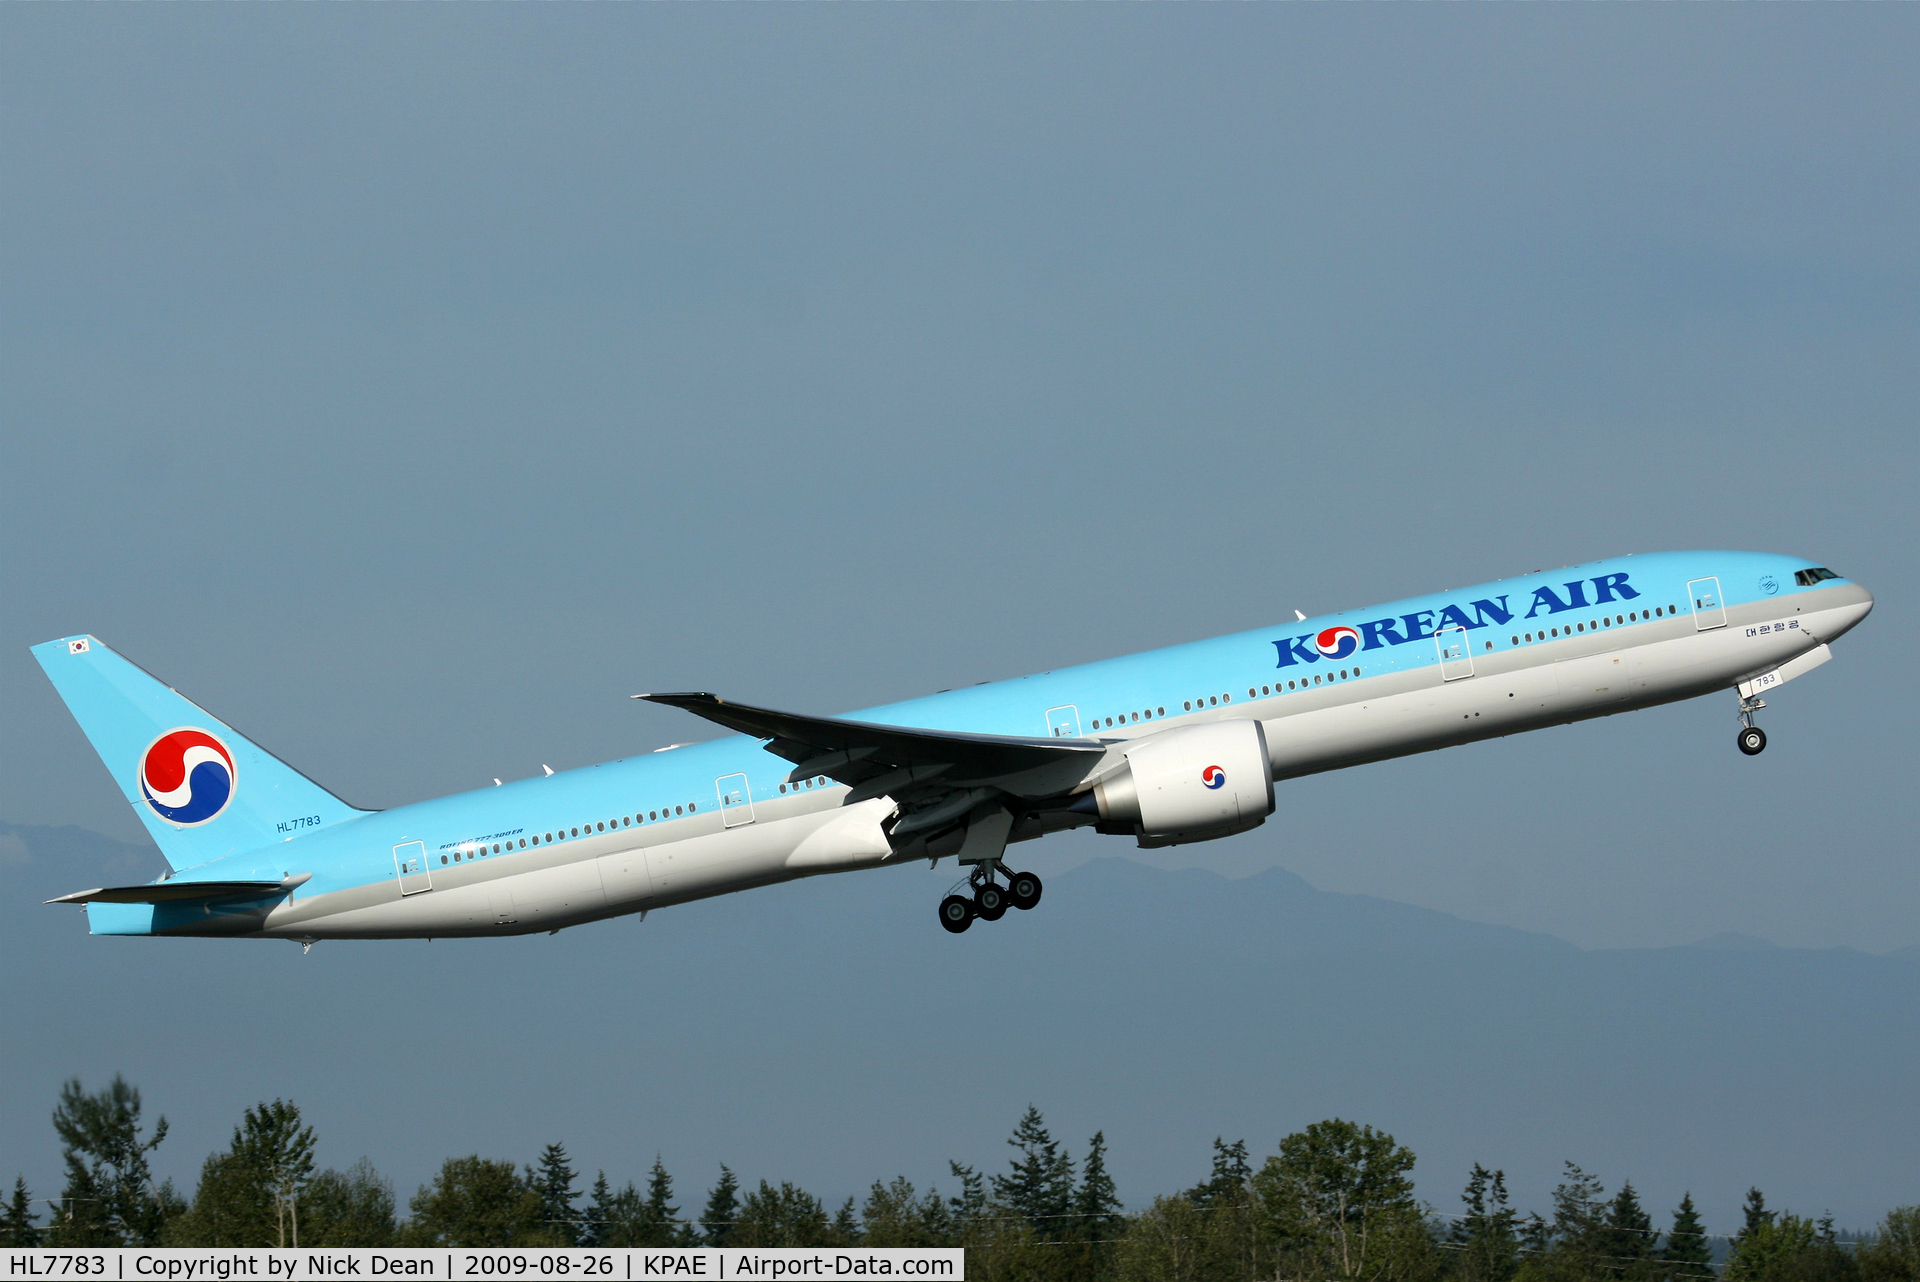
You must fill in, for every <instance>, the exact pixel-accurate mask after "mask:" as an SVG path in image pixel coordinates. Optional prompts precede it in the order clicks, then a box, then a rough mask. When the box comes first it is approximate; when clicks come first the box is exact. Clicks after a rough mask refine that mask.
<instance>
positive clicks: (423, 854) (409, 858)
mask: <svg viewBox="0 0 1920 1282" xmlns="http://www.w3.org/2000/svg"><path fill="white" fill-rule="evenodd" d="M393 871H394V874H395V875H396V876H398V877H399V878H400V894H401V895H402V896H406V895H417V894H419V893H420V892H421V891H423V890H432V889H433V871H432V869H430V868H429V867H428V866H427V843H426V842H424V841H405V842H401V843H400V844H399V845H397V846H395V847H394V848H393ZM435 902H438V901H437V900H436V901H435Z"/></svg>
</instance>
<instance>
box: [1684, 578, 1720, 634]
mask: <svg viewBox="0 0 1920 1282" xmlns="http://www.w3.org/2000/svg"><path fill="white" fill-rule="evenodd" d="M1687 600H1689V601H1691V602H1692V603H1693V627H1694V631H1696V632H1705V631H1707V630H1708V629H1710V628H1724V627H1726V626H1727V607H1726V603H1725V602H1724V601H1722V600H1721V599H1720V580H1718V579H1694V580H1693V581H1692V582H1690V583H1688V584H1687Z"/></svg>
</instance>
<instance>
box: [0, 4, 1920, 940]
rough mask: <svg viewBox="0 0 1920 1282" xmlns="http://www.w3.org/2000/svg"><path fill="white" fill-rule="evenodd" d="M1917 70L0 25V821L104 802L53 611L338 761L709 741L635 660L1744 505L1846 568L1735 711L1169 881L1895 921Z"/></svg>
mask: <svg viewBox="0 0 1920 1282" xmlns="http://www.w3.org/2000/svg"><path fill="white" fill-rule="evenodd" d="M1917 63H1920V8H1916V7H1914V6H1910V5H1903V6H1859V7H1842V8H1831V7H1824V6H1823V7H1819V8H1806V7H1797V6H1796V7H1778V8H1774V7H1760V8H1754V7H1722V6H1711V7H1704V6H1684V7H1667V6H1660V7H1640V6H1626V7H1586V6H1581V7H1571V8H1569V7H1559V6H1553V7H1538V8H1535V7H1506V6H1490V7H1456V6H1446V7H1431V8H1428V7H1403V6H1389V7H1378V8H1375V7H1357V6H1344V5H1343V6H1329V7H1321V6H1261V7H1201V8H1189V7H1164V8H1141V7H1093V8H1085V7H1078V6H1072V7H1060V8H1032V7H1024V6H1022V7H997V6H996V7H974V6H954V7H928V6H912V7H893V6H887V7H868V6H846V7H762V6H741V7H730V6H723V7H698V8H688V7H681V6H672V7H657V6H631V7H630V6H569V7H545V6H542V7H538V8H534V7H527V8H521V7H510V6H509V7H496V6H487V7H474V8H448V7H441V6H433V7H413V6H396V7H353V8H343V7H336V6H325V7H306V6H301V7H279V6H273V7H258V8H237V9H236V8H231V7H218V8H203V7H170V6H166V7H111V8H101V7H87V8H64V7H59V8H48V7H39V6H25V7H22V6H10V7H7V8H5V9H3V10H0V120H4V121H5V124H4V125H3V126H0V290H4V294H3V295H0V297H4V304H5V305H4V307H0V415H3V416H4V418H3V419H0V425H3V430H0V469H3V470H0V475H4V477H5V480H6V484H7V490H6V493H7V502H6V503H5V504H4V506H0V537H4V539H5V547H6V555H5V557H4V558H3V559H0V600H4V602H5V613H4V615H0V620H3V625H0V630H3V631H4V634H5V635H4V645H0V690H4V705H0V706H4V709H5V724H6V727H7V733H6V736H5V740H4V753H5V758H4V768H3V769H0V816H4V817H5V818H8V819H10V820H13V821H16V822H30V823H66V822H73V823H79V824H82V825H85V826H88V827H92V828H95V829H98V830H100V831H102V832H106V833H110V834H113V835H116V836H120V837H126V838H132V837H135V836H137V835H138V828H137V825H136V824H135V822H134V820H133V818H132V816H130V815H129V814H127V813H126V812H125V807H124V804H123V803H122V802H121V801H120V800H119V799H118V796H117V793H116V792H115V790H114V789H113V787H112V786H111V784H110V782H109V780H108V778H107V777H106V774H105V772H104V771H103V770H102V768H101V767H100V765H99V764H98V763H97V761H96V760H95V759H94V757H93V755H92V753H91V751H90V750H89V749H88V748H87V746H86V744H85V742H84V740H83V739H82V738H81V736H80V734H79V732H78V731H77V729H76V728H75V727H74V725H73V724H72V722H71V721H70V720H69V719H68V717H67V715H66V713H65V711H64V710H63V708H62V707H61V706H60V704H59V702H58V700H57V699H56V698H55V696H54V694H53V691H52V690H51V688H50V687H49V686H48V685H47V683H46V681H45V680H44V678H43V677H42V676H41V674H40V672H39V671H38V669H37V667H36V666H35V665H34V664H33V662H32V660H31V659H30V657H29V656H28V654H27V652H26V647H27V646H28V645H29V644H31V643H33V642H36V641H40V640H44V639H46V638H49V637H53V636H58V635H61V634H64V633H69V632H76V631H91V632H94V633H97V634H98V635H100V636H101V637H103V638H105V639H106V640H107V641H108V642H109V643H111V644H112V645H114V646H116V647H117V648H119V649H121V650H122V651H123V652H124V653H126V654H127V655H128V656H129V657H131V658H132V659H134V660H135V661H137V662H139V663H141V664H143V665H144V666H146V667H147V668H149V669H151V670H152V671H154V672H156V673H158V674H160V675H162V676H163V677H164V678H165V679H167V680H168V681H170V682H172V683H174V684H175V685H177V686H178V688H180V689H181V690H182V691H183V692H185V693H187V694H188V695H189V696H190V697H193V698H195V699H197V700H199V701H201V702H202V703H204V704H205V705H206V706H207V707H208V708H210V709H211V710H212V711H214V712H215V713H217V714H218V715H220V716H222V717H224V718H225V719H227V720H228V721H230V722H232V723H233V724H234V725H236V726H238V727H240V728H241V729H243V730H244V731H245V732H247V733H248V734H249V735H252V736H254V737H256V738H257V739H259V740H260V742H262V743H263V744H265V745H267V746H268V747H269V748H271V749H272V750H274V751H276V752H278V753H279V754H281V755H282V756H284V757H286V758H287V759H288V760H290V761H292V762H293V763H295V764H296V765H298V766H300V767H302V768H303V769H305V770H307V771H308V772H309V773H311V774H312V775H314V776H315V777H316V778H318V779H320V780H321V781H323V782H324V783H326V784H328V785H330V786H332V787H333V788H334V789H335V790H337V791H338V792H340V793H341V794H342V795H344V796H345V797H347V798H348V799H349V800H351V801H354V802H356V803H358V804H362V805H373V806H388V805H394V804H397V803H401V802H405V801H408V800H412V799H415V798H420V797H426V796H430V795H435V794H439V793H443V792H447V791H452V790H458V789H463V788H467V787H472V786H475V785H481V784H485V783H487V782H488V781H489V780H490V779H491V778H492V777H493V776H495V775H500V776H517V775H526V774H530V773H534V772H536V771H538V769H539V767H540V764H541V763H542V762H547V763H551V764H552V765H554V766H555V767H564V766H572V765H580V764H584V763H588V762H592V761H596V760H600V759H604V758H608V757H612V756H618V755H624V754H627V753H630V752H633V751H636V750H640V749H645V748H650V747H653V746H657V745H659V744H662V743H665V742H669V741H672V740H676V739H688V738H695V737H704V730H703V728H702V727H701V726H700V725H699V724H698V723H694V722H691V721H690V720H689V719H688V718H686V717H684V716H682V715H679V714H675V713H673V712H671V711H669V710H666V709H660V708H652V707H642V706H639V705H635V704H633V703H631V702H629V701H628V700H627V698H626V696H627V695H628V694H630V693H632V692H634V691H637V690H645V689H660V688H667V689H682V688H700V689H712V690H716V691H721V692H724V693H726V694H729V695H732V696H735V697H738V698H743V699H751V700H756V701H761V702H766V703H771V704H775V705H784V706H791V707H795V708H798V709H803V710H807V711H833V710H838V709H843V708H849V707H855V706H860V705H865V704H871V703H877V702H881V701H883V700H889V699H895V698H901V697H905V696H910V695H913V694H917V693H922V692H926V691H929V690H933V689H936V688H940V687H946V686H954V685H959V684H963V683H967V682H972V681H977V680H982V679H985V678H990V677H1003V676H1011V675H1016V674H1019V673H1023V672H1028V671H1033V670H1038V669H1043V668H1050V667H1054V666H1058V665H1062V664H1066V663H1070V662H1074V661H1078V660H1086V659H1092V658H1097V657H1101V656H1105V655H1112V654H1118V653H1124V652H1127V651H1132V650H1138V649H1142V648H1145V647H1150V646H1157V645H1161V644H1167V643H1172V642H1176V641H1181V640H1186V639H1191V638H1195V637H1200V636H1206V635H1209V634H1215V633H1220V632H1224V631H1227V630H1231V629H1238V628H1245V627H1252V626H1256V625H1259V624H1263V623H1268V622H1272V621H1276V620H1280V619H1284V618H1289V617H1291V611H1292V610H1293V609H1294V608H1295V607H1296V606H1297V607H1299V608H1302V609H1306V610H1308V611H1315V610H1328V609H1338V608H1345V607H1349V606H1357V605H1362V604H1366V603H1370V602H1374V601H1379V600H1384V599H1390V598H1392V597H1396V596H1399V595H1403V594H1409V593H1417V592H1425V591H1430V590H1437V589H1441V588H1445V587H1449V586H1454V585H1463V584H1467V583H1472V582H1476V581H1480V580H1484V579H1488V578H1493V577H1497V576H1502V575H1506V574H1512V573H1518V572H1524V571H1527V570H1530V569H1533V568H1535V567H1542V566H1557V565H1562V564H1567V563H1571V562H1575V561H1581V560H1586V559H1590V558H1594V557H1599V556H1604V555H1610V554H1615V553H1622V552H1631V551H1635V550H1652V549H1661V548H1673V547H1702V546H1704V547H1714V546H1735V547H1754V548H1764V549H1777V550H1781V551H1789V552H1793V553H1798V554H1804V555H1807V556H1810V557H1813V558H1816V559H1817V560H1819V561H1821V562H1822V563H1825V564H1830V565H1832V566H1834V567H1835V568H1837V569H1839V570H1841V571H1842V572H1844V573H1846V574H1848V575H1850V576H1853V577H1857V578H1858V579H1859V580H1861V581H1862V582H1864V583H1866V584H1867V585H1868V586H1870V587H1871V588H1872V589H1873V590H1874V591H1875V592H1876V594H1877V595H1878V599H1879V606H1878V609H1877V611H1876V612H1875V614H1874V616H1873V618H1872V619H1871V620H1869V621H1868V623H1867V624H1866V625H1864V626H1863V627H1862V628H1861V629H1860V630H1859V631H1858V632H1857V633H1856V634H1854V635H1853V636H1851V637H1849V638H1847V639H1846V641H1844V642H1843V643H1842V644H1841V645H1840V646H1839V647H1838V648H1837V651H1836V654H1837V658H1838V662H1835V663H1833V664H1830V665H1829V666H1827V667H1826V668H1823V669H1821V670H1820V671H1819V672H1818V673H1816V674H1814V675H1812V676H1810V677H1808V678H1806V679H1805V680H1804V681H1802V682H1798V683H1796V684H1794V685H1793V686H1791V687H1789V688H1787V689H1786V690H1783V691H1782V692H1780V694H1779V695H1778V696H1777V697H1776V698H1774V699H1773V700H1772V703H1773V705H1774V706H1773V707H1772V708H1770V709H1769V710H1768V712H1767V713H1766V714H1765V717H1764V720H1763V723H1762V724H1763V725H1765V727H1766V728H1767V729H1768V730H1769V732H1770V733H1771V735H1772V746H1771V747H1770V748H1769V749H1768V751H1767V753H1766V754H1765V756H1763V757H1761V758H1758V759H1755V760H1748V759H1746V758H1743V757H1741V756H1740V755H1739V754H1738V753H1737V752H1736V751H1735V749H1734V745H1733V735H1734V730H1735V721H1734V718H1733V712H1734V698H1733V696H1732V695H1731V694H1728V695H1726V696H1725V697H1723V698H1717V699H1712V700H1707V701H1703V702H1697V703H1694V704H1689V705H1685V706H1681V707H1677V708H1670V709H1665V710H1661V711H1657V712H1647V713H1640V714H1635V715H1630V716H1623V717H1620V718H1616V719H1614V720H1611V721H1608V722H1605V723H1600V724H1590V725H1586V726H1577V727H1572V728H1565V729H1559V730H1553V731H1547V732H1542V733H1538V734H1535V735H1531V736H1527V737H1525V738H1522V739H1516V740H1508V741H1504V742H1501V743H1497V744H1492V745H1486V746H1480V747H1474V748H1466V749H1456V750H1453V751H1451V752H1448V753H1443V754H1439V755H1436V756H1430V757H1424V758H1419V759H1415V760H1410V761H1403V762H1399V763H1395V764H1391V765H1384V766H1374V767H1368V768H1364V769H1361V770H1356V771H1350V772H1346V773H1344V774H1341V775H1337V776H1333V777H1328V778H1323V779H1316V780H1310V781H1305V782H1298V783H1290V784H1287V785H1285V786H1284V787H1283V788H1282V789H1281V791H1280V813H1279V814H1278V815H1277V816H1276V817H1275V819H1274V820H1273V821H1271V822H1270V823H1268V825H1267V826H1266V827H1265V828H1264V829H1262V830H1261V831H1260V832H1258V833H1255V834H1252V835H1248V836H1242V837H1237V838H1233V839H1231V840H1229V841H1225V842H1221V843H1218V844H1217V845H1208V846H1201V847H1197V848H1190V849H1187V850H1184V851H1181V852H1176V853H1174V854H1172V855H1170V856H1168V857H1167V859H1166V862H1169V863H1175V864H1194V865H1200V866H1205V867H1209V868H1214V869H1218V870H1222V871H1227V872H1232V873H1241V872H1249V871H1253V870H1255V869H1258V868H1260V867H1263V866H1267V865H1272V864H1279V865H1283V866H1285V867H1287V868H1290V869H1293V870H1295V871H1297V872H1299V873H1301V874H1302V875H1303V876H1305V877H1306V878H1308V879H1309V880H1310V881H1311V882H1313V883H1314V884H1316V885H1319V886H1322V887H1326V888H1330V889H1339V890H1363V891H1366V892H1369V893H1372V894H1377V895H1381V896H1385V897H1388V898H1392V899H1398V900H1403V901H1408V902H1412V903H1417V904H1423V905H1428V906H1433V907H1438V908H1443V909H1446V910H1449V911H1452V912H1456V913H1459V914H1462V915H1465V916H1469V917H1473V918H1477V919H1482V920H1487V921H1493V922H1500V923H1507V924H1512V925H1518V926H1524V927H1528V928H1532V929H1540V930H1547V931H1551V932H1554V933H1557V934H1560V935H1563V936H1564V937H1566V938H1569V939H1572V940H1574V941H1576V942H1579V943H1583V944H1588V945H1620V944H1640V943H1672V942H1680V941H1684V940H1690V939H1697V938H1699V937H1702V936H1705V935H1710V934H1713V933H1715V932H1719V931H1726V930H1738V931H1745V932H1750V933H1754V934H1758V935H1763V936H1766V937H1768V938H1771V939H1774V940H1776V941H1779V942H1782V943H1789V944H1800V945H1818V946H1828V945H1837V944H1847V945H1852V946H1855V947H1859V948H1864V949H1873V950H1883V949H1890V948H1896V947H1901V946H1905V945H1910V944H1914V943H1916V942H1920V925H1916V922H1917V921H1920V859H1916V858H1915V855H1916V853H1917V852H1916V847H1915V840H1914V837H1913V833H1914V831H1915V820H1916V815H1915V802H1914V789H1913V786H1912V778H1913V771H1912V764H1911V763H1912V757H1911V747H1910V744H1911V738H1912V734H1913V723H1914V720H1915V716H1914V713H1915V706H1914V705H1915V698H1914V694H1913V686H1912V680H1911V673H1910V670H1909V666H1908V665H1904V663H1903V662H1896V660H1897V659H1898V657H1899V656H1900V655H1902V654H1906V653H1908V652H1909V651H1910V650H1911V642H1910V637H1911V633H1912V629H1913V627H1914V624H1915V621H1916V618H1915V610H1914V606H1913V602H1914V599H1915V593H1916V590H1917V589H1920V575H1916V572H1915V568H1914V565H1913V547H1914V533H1915V530H1914V525H1915V522H1914V513H1915V503H1914V499H1913V485H1914V482H1915V479H1916V478H1915V471H1916V468H1915V463H1916V459H1917V458H1920V433H1917V431H1916V422H1917V420H1916V410H1920V344H1917V343H1916V338H1917V337H1920V326H1917V324H1916V322H1917V321H1920V304H1917V301H1916V300H1920V289H1917V287H1920V270H1917V267H1920V241H1917V240H1916V238H1915V236H1914V234H1913V232H1914V228H1915V227H1916V226H1920V89H1917V88H1916V80H1915V78H1914V75H1913V68H1914V66H1915V65H1916V64H1917ZM1109 840H1117V839H1109ZM1096 848H1099V847H1097V846H1096V845H1095V839H1093V838H1090V837H1089V838H1085V839H1081V840H1078V841H1075V840H1062V841H1059V842H1056V843H1054V844H1053V845H1051V846H1049V847H1048V848H1047V850H1046V851H1045V852H1043V853H1039V854H1036V855H1034V856H1033V857H1032V858H1031V860H1030V862H1031V863H1032V864H1033V865H1034V866H1035V867H1036V868H1038V869H1040V870H1041V871H1043V872H1044V871H1045V870H1046V869H1048V868H1050V867H1052V868H1058V867H1062V866H1064V865H1065V864H1066V863H1067V862H1070V861H1072V860H1075V859H1079V858H1082V857H1084V856H1085V855H1086V854H1087V853H1089V852H1091V851H1092V850H1094V849H1096ZM848 893H850V894H858V893H860V891H859V889H858V882H857V881H850V882H849V883H848ZM7 911H8V912H12V911H15V910H14V909H12V908H9V909H8V910H7ZM927 927H928V929H930V930H931V929H933V928H934V922H933V917H932V906H931V904H929V905H928V917H927Z"/></svg>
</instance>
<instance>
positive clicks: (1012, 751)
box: [633, 693, 1107, 796]
mask: <svg viewBox="0 0 1920 1282" xmlns="http://www.w3.org/2000/svg"><path fill="white" fill-rule="evenodd" d="M633 697H634V698H636V699H646V700H648V701H649V702H652V703H664V704H666V705H667V706H668V707H670V708H681V709H684V710H685V711H687V712H691V713H693V714H694V715H695V716H697V717H705V718H706V719H707V720H708V721H712V722H714V723H715V724H717V725H722V726H725V727H726V728H727V729H729V730H737V731H739V732H740V733H742V734H749V735H753V736H754V737H755V738H759V739H766V740H768V741H769V742H768V744H767V750H768V751H769V752H772V753H775V754H777V755H779V756H782V757H785V758H786V759H787V760H788V761H791V762H794V763H795V764H796V768H795V769H794V771H793V773H792V774H791V775H790V776H788V778H789V779H804V778H806V777H807V776H809V775H826V776H827V777H828V778H830V779H833V780H836V781H838V782H840V783H844V784H848V785H851V786H853V787H855V788H856V789H859V788H860V785H862V784H869V785H874V790H873V792H872V793H871V794H870V795H876V796H877V795H880V794H881V793H886V794H889V795H894V796H899V795H900V794H901V792H903V791H919V790H922V788H923V787H924V786H926V785H933V784H935V781H936V780H937V786H938V787H939V788H941V789H949V788H954V787H960V786H965V785H968V784H973V783H985V782H988V781H996V782H1001V781H1007V782H1010V781H1012V780H1013V779H1015V778H1016V777H1020V776H1025V777H1027V779H1028V780H1030V781H1031V782H1032V783H1033V784H1034V785H1037V786H1039V787H1040V788H1041V789H1042V792H1041V793H1040V794H1039V795H1045V793H1046V792H1047V791H1052V789H1051V788H1050V787H1048V786H1047V785H1048V784H1049V783H1051V781H1052V780H1053V779H1054V778H1056V777H1058V778H1059V779H1061V780H1062V781H1063V782H1062V783H1061V784H1060V787H1063V788H1064V787H1068V786H1071V783H1070V782H1068V781H1071V780H1074V779H1077V778H1078V777H1079V776H1080V775H1082V774H1084V773H1085V771H1086V770H1087V769H1089V768H1091V767H1092V766H1093V765H1094V764H1095V763H1096V762H1097V761H1098V760H1099V759H1100V757H1101V755H1102V754H1103V753H1105V752H1106V750H1107V749H1106V745H1105V744H1102V743H1098V742H1095V741H1094V740H1091V739H1037V738H1036V739H1026V738H1020V737H1017V736H1011V735H990V734H963V733H960V732H957V731H952V730H923V729H919V728H916V727H913V726H885V725H876V724H874V723H873V722H868V721H846V720H842V719H841V718H839V717H809V716H804V715H802V714H800V713H797V712H779V711H776V710H774V709H772V708H756V707H752V706H751V705H748V704H744V703H732V702H730V701H728V700H725V699H722V698H720V697H719V696H718V695H712V694H704V693H682V694H637V695H635V696H633ZM1043 781H1045V782H1043ZM883 783H892V784H893V786H879V785H882V784H883ZM1014 790H1015V791H1026V790H1025V789H1021V788H1016V789H1014Z"/></svg>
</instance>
